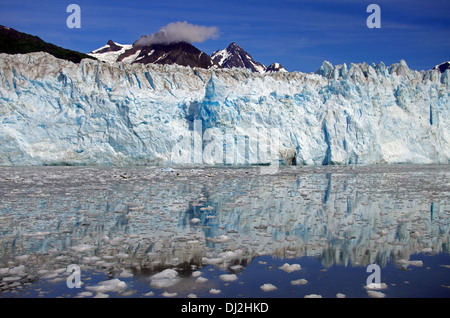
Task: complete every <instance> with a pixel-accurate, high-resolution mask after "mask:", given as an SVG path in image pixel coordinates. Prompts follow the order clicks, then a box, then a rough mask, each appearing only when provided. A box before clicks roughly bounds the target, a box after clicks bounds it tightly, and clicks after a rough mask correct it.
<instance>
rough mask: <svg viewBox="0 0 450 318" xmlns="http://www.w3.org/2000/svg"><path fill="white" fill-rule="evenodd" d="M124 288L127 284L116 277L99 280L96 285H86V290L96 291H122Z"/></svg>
mask: <svg viewBox="0 0 450 318" xmlns="http://www.w3.org/2000/svg"><path fill="white" fill-rule="evenodd" d="M126 288H127V284H125V282H123V281H121V280H120V279H117V278H114V279H110V280H105V281H102V282H99V283H98V284H97V285H96V286H86V289H87V290H91V291H94V292H97V293H107V292H122V291H124V290H125V289H126Z"/></svg>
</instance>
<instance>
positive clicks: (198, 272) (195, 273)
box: [192, 271, 202, 277]
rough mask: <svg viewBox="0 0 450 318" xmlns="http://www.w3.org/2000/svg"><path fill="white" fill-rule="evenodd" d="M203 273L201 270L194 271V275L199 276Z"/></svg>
mask: <svg viewBox="0 0 450 318" xmlns="http://www.w3.org/2000/svg"><path fill="white" fill-rule="evenodd" d="M201 274H202V272H201V271H195V272H192V277H199V276H200V275H201Z"/></svg>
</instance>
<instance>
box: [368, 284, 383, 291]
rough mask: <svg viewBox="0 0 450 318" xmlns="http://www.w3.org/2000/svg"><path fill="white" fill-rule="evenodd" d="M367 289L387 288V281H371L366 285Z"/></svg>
mask: <svg viewBox="0 0 450 318" xmlns="http://www.w3.org/2000/svg"><path fill="white" fill-rule="evenodd" d="M364 288H365V289H370V290H373V289H377V290H378V289H386V288H387V285H386V284H385V283H370V284H369V285H366V286H364Z"/></svg>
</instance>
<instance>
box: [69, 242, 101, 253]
mask: <svg viewBox="0 0 450 318" xmlns="http://www.w3.org/2000/svg"><path fill="white" fill-rule="evenodd" d="M94 248H95V246H93V245H89V244H80V245H77V246H72V247H71V248H70V249H71V250H73V251H75V252H78V253H82V252H86V251H90V250H92V249H94Z"/></svg>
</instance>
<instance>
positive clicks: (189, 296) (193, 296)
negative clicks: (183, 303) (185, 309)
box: [187, 293, 197, 298]
mask: <svg viewBox="0 0 450 318" xmlns="http://www.w3.org/2000/svg"><path fill="white" fill-rule="evenodd" d="M187 298H197V295H196V294H193V293H191V294H189V295H187Z"/></svg>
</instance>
